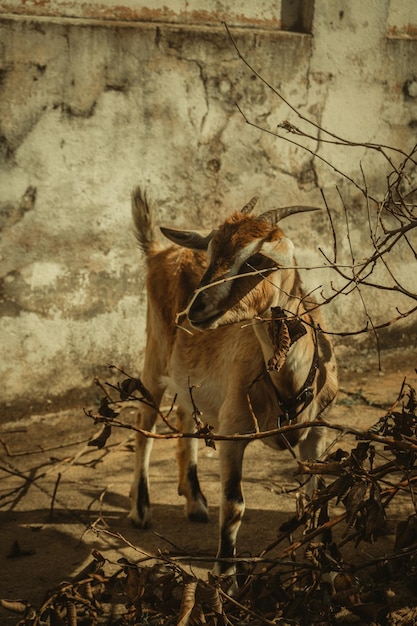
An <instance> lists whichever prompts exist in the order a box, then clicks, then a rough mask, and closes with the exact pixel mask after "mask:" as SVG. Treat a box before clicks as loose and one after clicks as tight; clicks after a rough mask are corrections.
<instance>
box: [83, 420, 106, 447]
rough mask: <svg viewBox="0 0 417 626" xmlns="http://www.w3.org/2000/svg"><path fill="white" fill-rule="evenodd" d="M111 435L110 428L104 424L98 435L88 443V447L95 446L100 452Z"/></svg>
mask: <svg viewBox="0 0 417 626" xmlns="http://www.w3.org/2000/svg"><path fill="white" fill-rule="evenodd" d="M110 435H111V426H110V424H104V426H103V428H102V429H101V431H100V432H99V434H98V435H97V436H96V437H94V439H90V441H89V442H88V444H87V445H88V446H97V448H99V449H100V450H101V448H104V446H105V445H106V443H107V439H108V438H109V437H110Z"/></svg>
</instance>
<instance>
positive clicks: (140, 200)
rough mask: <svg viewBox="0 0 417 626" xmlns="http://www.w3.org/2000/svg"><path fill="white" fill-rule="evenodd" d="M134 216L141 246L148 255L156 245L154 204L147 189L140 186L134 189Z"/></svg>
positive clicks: (136, 232) (137, 237) (136, 234)
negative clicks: (153, 215) (148, 197)
mask: <svg viewBox="0 0 417 626" xmlns="http://www.w3.org/2000/svg"><path fill="white" fill-rule="evenodd" d="M132 218H133V224H134V227H135V236H136V239H137V240H138V243H139V247H140V249H141V250H142V252H143V253H144V254H145V255H146V256H149V255H150V254H152V252H153V251H154V250H155V245H156V242H155V235H154V226H153V217H152V206H151V204H150V203H149V202H148V199H147V197H146V193H145V191H143V190H142V189H141V188H140V187H136V188H135V189H134V190H133V191H132Z"/></svg>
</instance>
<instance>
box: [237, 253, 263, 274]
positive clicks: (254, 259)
mask: <svg viewBox="0 0 417 626" xmlns="http://www.w3.org/2000/svg"><path fill="white" fill-rule="evenodd" d="M264 263H265V257H264V256H263V255H262V254H253V255H252V256H250V257H249V258H248V259H247V261H245V262H244V263H243V264H242V266H241V268H240V271H241V272H250V271H253V270H254V269H255V270H257V269H261V268H262V267H263V265H264Z"/></svg>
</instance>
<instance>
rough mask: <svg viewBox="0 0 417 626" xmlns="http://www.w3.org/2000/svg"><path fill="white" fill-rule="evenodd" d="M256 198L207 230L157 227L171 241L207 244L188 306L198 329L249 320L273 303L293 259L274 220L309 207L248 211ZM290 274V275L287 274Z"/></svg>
mask: <svg viewBox="0 0 417 626" xmlns="http://www.w3.org/2000/svg"><path fill="white" fill-rule="evenodd" d="M256 201H257V198H252V200H251V201H250V202H249V203H248V204H247V205H245V206H244V207H243V209H242V210H241V211H240V212H236V213H234V214H233V215H232V216H231V217H229V218H228V219H226V221H225V222H224V223H223V224H222V225H221V226H220V227H219V228H218V229H217V230H214V231H212V232H211V233H210V234H209V235H206V236H203V235H201V234H200V233H198V232H195V231H179V230H173V229H170V228H161V231H162V232H163V234H164V235H165V236H166V237H168V239H170V240H171V241H173V242H174V243H176V244H178V245H180V246H183V247H186V248H191V249H193V250H198V251H201V250H207V255H208V267H207V270H206V272H205V273H204V275H203V277H202V279H201V281H200V284H199V287H198V288H197V290H196V292H195V294H194V296H193V298H192V299H191V303H190V305H189V307H188V319H189V321H190V323H191V325H192V326H194V327H195V328H199V329H201V330H205V329H209V328H210V329H212V328H217V327H218V326H223V325H225V324H232V323H235V322H239V321H242V320H248V319H251V318H253V317H256V316H258V315H261V314H262V313H263V312H264V311H266V310H267V309H268V308H269V307H271V306H276V305H277V301H278V299H279V291H280V289H281V288H282V285H283V283H284V282H286V281H288V279H289V278H290V277H291V275H292V274H294V270H293V269H286V268H292V267H293V265H294V246H293V243H292V242H291V241H290V239H288V238H287V237H285V235H284V234H283V232H282V230H281V229H280V228H279V226H278V222H279V221H280V220H282V219H283V218H284V217H287V216H289V215H293V214H294V213H300V212H303V211H315V210H316V209H315V208H313V207H303V206H295V207H283V208H281V209H273V210H271V211H267V212H266V213H262V214H261V215H259V216H252V215H250V213H251V211H252V209H253V207H254V206H255V204H256ZM289 275H290V276H289Z"/></svg>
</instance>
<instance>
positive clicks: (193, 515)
mask: <svg viewBox="0 0 417 626" xmlns="http://www.w3.org/2000/svg"><path fill="white" fill-rule="evenodd" d="M188 519H189V520H190V521H191V522H198V523H199V524H207V522H208V521H209V516H208V513H207V511H192V512H190V513H188Z"/></svg>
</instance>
